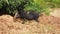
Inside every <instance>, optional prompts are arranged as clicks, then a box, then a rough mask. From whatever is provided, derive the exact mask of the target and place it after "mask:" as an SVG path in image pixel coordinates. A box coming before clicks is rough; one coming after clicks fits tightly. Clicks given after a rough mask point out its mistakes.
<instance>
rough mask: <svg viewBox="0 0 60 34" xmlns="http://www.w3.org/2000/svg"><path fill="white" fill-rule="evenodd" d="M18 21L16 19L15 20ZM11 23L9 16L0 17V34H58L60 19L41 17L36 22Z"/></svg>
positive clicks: (19, 21)
mask: <svg viewBox="0 0 60 34" xmlns="http://www.w3.org/2000/svg"><path fill="white" fill-rule="evenodd" d="M17 20H18V19H17ZM21 22H22V20H21V19H20V20H18V21H16V22H14V21H13V17H12V16H10V15H2V16H0V34H60V18H57V17H53V16H46V15H42V16H40V17H39V23H37V22H36V21H34V20H33V21H27V22H25V24H22V23H21Z"/></svg>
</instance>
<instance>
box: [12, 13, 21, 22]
mask: <svg viewBox="0 0 60 34" xmlns="http://www.w3.org/2000/svg"><path fill="white" fill-rule="evenodd" d="M19 17H20V15H19V13H18V12H16V14H15V16H14V17H13V20H14V21H16V19H17V18H19Z"/></svg>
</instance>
